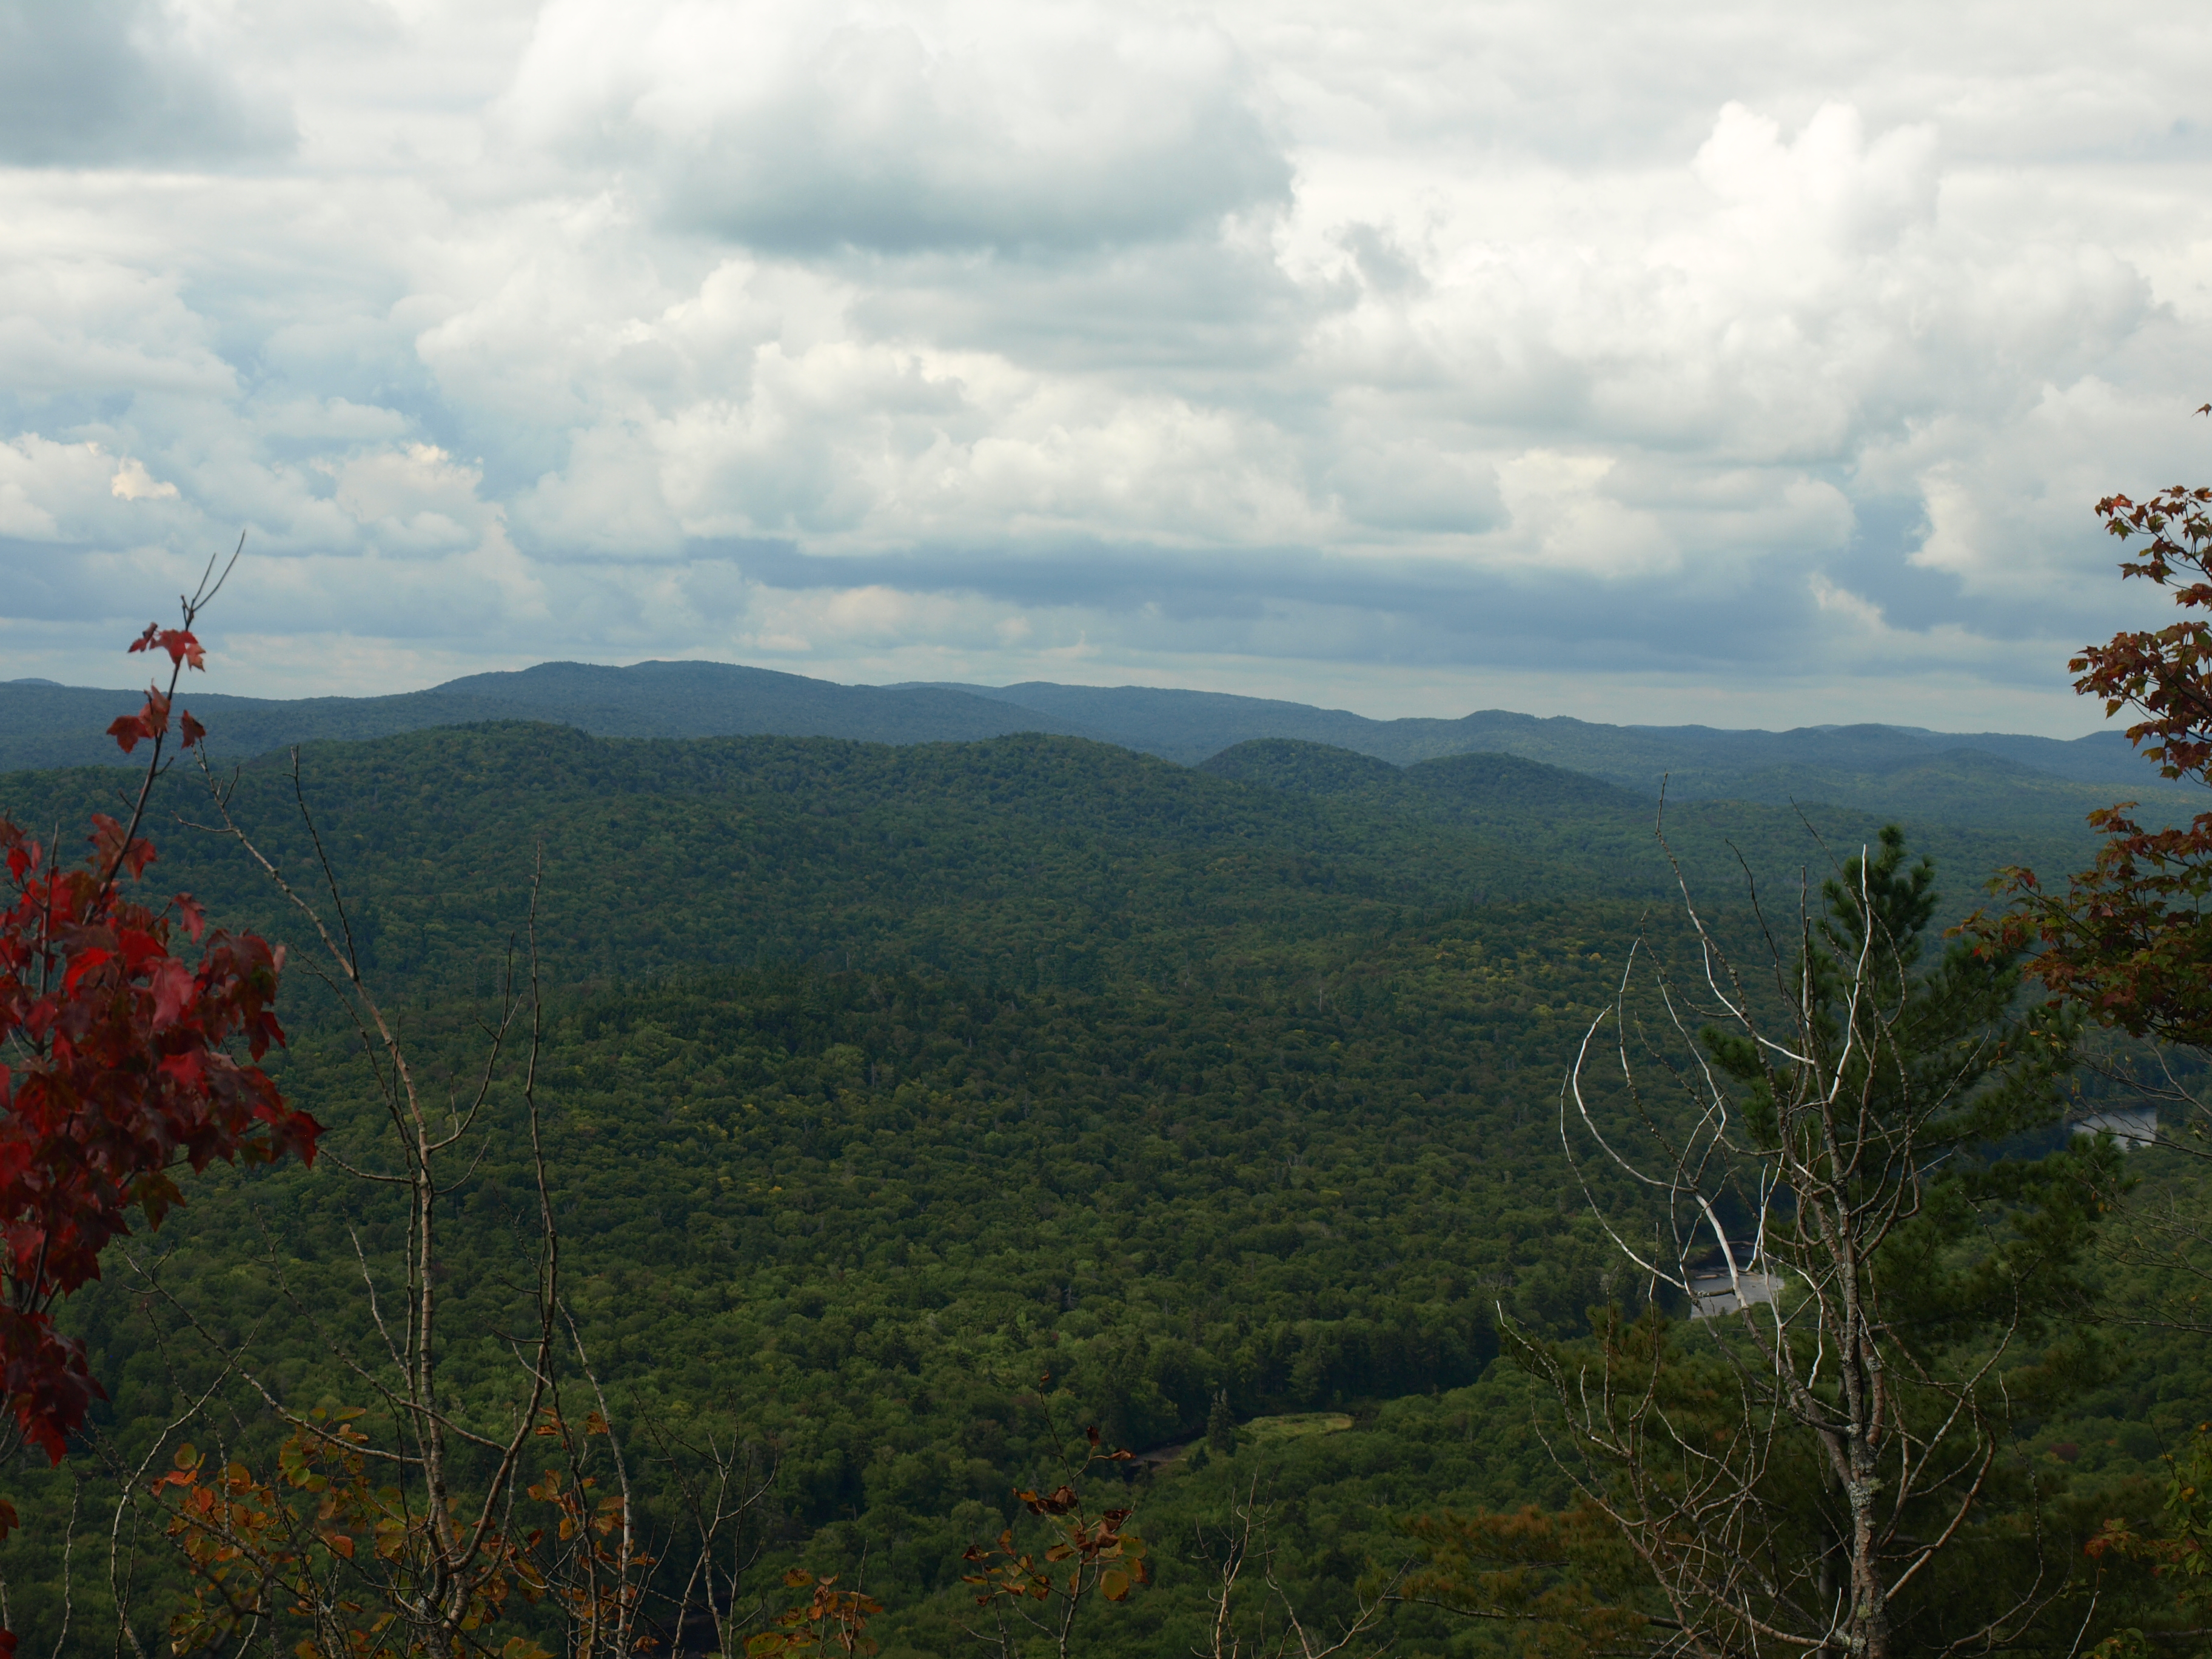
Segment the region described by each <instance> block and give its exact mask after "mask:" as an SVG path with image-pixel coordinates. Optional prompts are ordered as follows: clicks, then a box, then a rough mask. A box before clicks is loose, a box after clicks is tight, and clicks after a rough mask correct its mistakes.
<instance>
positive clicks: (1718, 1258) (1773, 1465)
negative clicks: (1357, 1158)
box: [1501, 829, 2095, 1659]
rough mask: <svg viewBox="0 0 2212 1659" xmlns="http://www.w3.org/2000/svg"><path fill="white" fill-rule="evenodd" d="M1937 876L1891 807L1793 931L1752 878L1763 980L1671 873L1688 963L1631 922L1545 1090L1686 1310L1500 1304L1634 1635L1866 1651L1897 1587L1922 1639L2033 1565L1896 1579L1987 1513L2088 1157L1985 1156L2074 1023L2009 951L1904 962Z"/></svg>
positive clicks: (2014, 1121) (2048, 1080)
mask: <svg viewBox="0 0 2212 1659" xmlns="http://www.w3.org/2000/svg"><path fill="white" fill-rule="evenodd" d="M1677 878H1678V880H1680V869H1679V866H1677ZM1931 879H1932V871H1931V869H1930V867H1929V865H1928V863H1927V861H1926V860H1920V861H1919V862H1918V863H1917V865H1912V866H1908V865H1907V864H1906V861H1905V849H1904V842H1903V838H1902V836H1900V835H1899V833H1898V832H1897V831H1895V830H1894V829H1890V830H1885V831H1884V832H1883V836H1882V838H1881V846H1880V848H1878V849H1877V850H1875V851H1874V852H1873V853H1872V854H1862V855H1861V856H1860V857H1858V858H1857V859H1854V860H1850V862H1849V863H1848V864H1847V865H1846V866H1844V868H1843V869H1842V870H1841V871H1840V872H1839V873H1838V878H1835V879H1832V880H1830V881H1827V882H1826V883H1825V884H1823V891H1822V895H1821V899H1822V901H1823V902H1820V904H1819V905H1818V906H1817V907H1816V906H1815V904H1814V902H1812V896H1811V894H1810V893H1809V892H1804V893H1803V894H1802V896H1801V900H1800V904H1799V915H1798V917H1797V919H1796V928H1795V930H1794V931H1795V933H1796V938H1795V939H1794V940H1792V941H1791V942H1790V947H1789V948H1786V949H1785V948H1783V947H1782V946H1781V945H1779V944H1778V942H1777V941H1776V939H1774V937H1773V934H1772V933H1771V930H1770V929H1769V928H1768V927H1767V926H1766V924H1765V919H1764V917H1763V916H1760V915H1759V913H1758V911H1757V895H1756V890H1755V889H1754V890H1753V920H1754V921H1756V923H1757V926H1756V927H1755V928H1753V927H1747V928H1746V930H1745V931H1747V932H1751V933H1755V934H1756V936H1757V937H1758V939H1759V944H1758V945H1755V946H1753V951H1750V952H1746V953H1744V954H1745V955H1746V956H1751V955H1753V954H1756V955H1757V956H1758V957H1761V958H1762V959H1763V964H1764V966H1763V970H1762V972H1761V973H1760V974H1759V975H1758V977H1757V978H1756V980H1754V978H1753V975H1750V974H1748V973H1747V972H1745V971H1742V970H1741V969H1740V968H1739V965H1738V959H1737V953H1735V952H1733V951H1731V950H1730V949H1729V948H1728V947H1727V946H1726V945H1724V944H1723V940H1722V938H1721V937H1720V933H1719V930H1718V929H1717V927H1714V926H1712V925H1710V924H1709V922H1708V921H1707V919H1706V917H1705V915H1703V914H1701V912H1700V910H1699V907H1698V905H1697V903H1696V902H1695V901H1694V899H1692V896H1690V893H1689V890H1688V887H1687V884H1686V883H1684V884H1682V893H1683V903H1684V910H1685V915H1686V921H1687V942H1688V954H1689V955H1690V957H1692V959H1693V960H1694V962H1695V963H1696V967H1695V968H1694V969H1692V971H1691V972H1689V973H1686V974H1683V975H1679V976H1678V975H1675V974H1674V973H1671V972H1669V971H1668V968H1667V966H1666V965H1665V963H1663V962H1662V959H1661V957H1660V954H1659V952H1658V951H1657V950H1656V949H1655V947H1654V945H1652V943H1651V942H1650V940H1648V939H1638V941H1637V943H1636V945H1635V946H1634V947H1633V948H1632V950H1631V951H1630V954H1629V957H1628V960H1627V963H1626V965H1625V967H1624V969H1623V972H1622V975H1621V977H1620V981H1619V986H1618V988H1617V991H1616V993H1615V995H1614V997H1613V1001H1612V1003H1611V1005H1610V1006H1608V1007H1607V1008H1606V1009H1605V1010H1604V1011H1603V1012H1601V1013H1600V1014H1599V1016H1598V1017H1597V1018H1595V1019H1594V1020H1593V1021H1592V1022H1591V1024H1590V1025H1589V1030H1588V1031H1587V1033H1586V1034H1585V1036H1584V1037H1583V1042H1582V1044H1581V1046H1580V1048H1579V1050H1578V1052H1577V1056H1576V1058H1575V1061H1574V1063H1573V1066H1571V1070H1570V1072H1569V1073H1568V1075H1567V1078H1566V1080H1565V1086H1564V1087H1563V1089H1562V1091H1561V1106H1560V1133H1561V1138H1562V1141H1563V1143H1564V1145H1565V1148H1566V1151H1567V1153H1568V1156H1569V1158H1571V1160H1572V1161H1573V1163H1574V1164H1575V1167H1576V1169H1577V1173H1578V1176H1580V1178H1581V1179H1582V1182H1583V1193H1584V1195H1585V1197H1586V1198H1587V1199H1588V1200H1589V1204H1590V1207H1591V1209H1592V1211H1593V1212H1594V1213H1595V1215H1596V1216H1597V1218H1598V1219H1599V1220H1600V1222H1601V1224H1602V1225H1604V1227H1605V1228H1606V1230H1607V1232H1608V1234H1609V1235H1610V1237H1611V1238H1612V1241H1613V1245H1614V1246H1615V1247H1616V1248H1617V1249H1619V1250H1620V1253H1621V1254H1622V1255H1624V1256H1626V1258H1628V1259H1629V1260H1630V1261H1632V1262H1633V1263H1634V1265H1635V1267H1636V1269H1637V1272H1638V1274H1639V1275H1642V1276H1644V1279H1645V1280H1646V1282H1648V1283H1650V1285H1653V1286H1654V1288H1655V1291H1656V1292H1657V1293H1658V1294H1660V1295H1664V1296H1668V1297H1669V1299H1678V1300H1679V1304H1680V1305H1682V1306H1683V1307H1685V1308H1686V1310H1687V1311H1688V1312H1689V1314H1690V1315H1691V1319H1690V1321H1689V1322H1688V1323H1687V1325H1686V1326H1685V1325H1684V1324H1683V1323H1681V1322H1670V1321H1668V1320H1667V1319H1665V1318H1663V1317H1662V1316H1660V1314H1659V1312H1658V1310H1657V1309H1656V1308H1654V1309H1652V1310H1650V1311H1649V1312H1648V1313H1647V1314H1646V1316H1644V1318H1642V1319H1640V1320H1637V1321H1634V1322H1631V1321H1630V1320H1628V1319H1627V1318H1626V1317H1625V1316H1622V1315H1621V1314H1620V1313H1619V1312H1618V1311H1617V1310H1616V1311H1614V1312H1613V1313H1612V1314H1611V1315H1609V1316H1607V1317H1606V1318H1604V1319H1603V1320H1601V1322H1600V1327H1599V1329H1598V1332H1597V1334H1596V1339H1595V1343H1594V1344H1592V1345H1587V1346H1585V1345H1575V1344H1557V1343H1547V1342H1542V1341H1539V1340H1535V1339H1534V1338H1533V1337H1531V1336H1529V1335H1528V1334H1524V1333H1520V1332H1518V1331H1512V1332H1511V1333H1510V1334H1513V1335H1514V1336H1515V1337H1516V1339H1517V1341H1518V1346H1519V1350H1520V1352H1521V1355H1522V1358H1523V1360H1524V1363H1526V1364H1528V1365H1529V1366H1530V1367H1531V1368H1532V1369H1533V1370H1535V1371H1536V1372H1537V1373H1538V1374H1539V1375H1540V1376H1542V1377H1543V1378H1545V1379H1546V1380H1547V1381H1548V1382H1549V1383H1550V1384H1551V1385H1552V1390H1553V1392H1554V1393H1555V1394H1556V1397H1557V1401H1558V1403H1559V1407H1560V1410H1561V1412H1562V1414H1563V1419H1562V1420H1563V1428H1564V1431H1563V1432H1555V1433H1554V1434H1553V1435H1552V1436H1551V1443H1552V1444H1553V1450H1554V1454H1555V1455H1557V1456H1559V1459H1560V1461H1561V1463H1562V1466H1563V1467H1564V1468H1566V1469H1567V1470H1568V1472H1569V1473H1570V1474H1572V1475H1573V1477H1574V1478H1575V1480H1576V1481H1577V1485H1578V1486H1579V1487H1580V1489H1581V1491H1582V1492H1583V1496H1584V1497H1585V1498H1587V1500H1588V1501H1589V1503H1590V1504H1594V1505H1595V1506H1596V1508H1597V1509H1598V1510H1600V1511H1601V1512H1602V1513H1603V1514H1604V1515H1605V1516H1607V1518H1608V1520H1609V1521H1610V1522H1611V1523H1612V1525H1613V1526H1614V1527H1615V1528H1618V1529H1619V1531H1620V1534H1621V1536H1622V1537H1623V1538H1624V1539H1625V1540H1626V1541H1627V1543H1628V1544H1629V1546H1630V1547H1631V1548H1632V1551H1633V1552H1634V1553H1635V1555H1636V1556H1637V1558H1638V1559H1639V1560H1640V1562H1641V1564H1642V1566H1643V1568H1644V1570H1645V1571H1646V1572H1648V1574H1649V1576H1650V1582H1651V1583H1652V1584H1653V1585H1654V1586H1655V1587H1656V1595H1657V1597H1658V1599H1659V1601H1661V1602H1662V1604H1663V1606H1664V1607H1665V1608H1666V1611H1667V1613H1668V1615H1670V1616H1669V1617H1668V1618H1666V1619H1664V1620H1655V1621H1654V1623H1653V1628H1652V1630H1651V1632H1650V1634H1651V1638H1652V1643H1653V1646H1654V1647H1655V1648H1656V1649H1659V1650H1667V1651H1673V1652H1694V1653H1697V1654H1700V1655H1711V1656H1723V1655H1727V1656H1735V1655H1757V1654H1766V1653H1777V1654H1779V1653H1785V1652H1786V1653H1790V1654H1805V1653H1816V1652H1817V1653H1838V1654H1843V1653H1848V1654H1851V1655H1854V1656H1864V1659H1884V1656H1887V1655H1888V1654H1890V1653H1892V1652H1893V1651H1898V1650H1899V1649H1900V1646H1901V1645H1903V1638H1900V1636H1899V1628H1900V1619H1901V1618H1903V1617H1905V1615H1906V1614H1908V1613H1910V1614H1911V1622H1912V1632H1911V1638H1910V1646H1911V1648H1912V1649H1913V1650H1919V1651H1926V1650H1931V1649H1936V1650H1940V1649H1944V1648H1947V1647H1949V1646H1954V1645H1972V1644H1978V1643H1986V1642H1989V1641H1991V1640H1995V1639H1997V1638H2002V1637H2005V1636H2007V1635H2008V1633H2015V1632H2018V1631H2019V1630H2020V1629H2021V1628H2022V1627H2023V1626H2024V1625H2025V1624H2026V1623H2027V1620H2029V1619H2030V1618H2031V1617H2032V1615H2033V1614H2034V1613H2035V1612H2036V1611H2037V1610H2038V1609H2039V1607H2041V1606H2042V1605H2043V1604H2044V1602H2045V1600H2047V1598H2048V1595H2049V1594H2050V1591H2051V1583H2048V1582H2046V1581H2047V1579H2048V1577H2049V1575H2046V1574H2045V1573H2043V1572H2041V1571H2030V1572H2029V1573H2028V1574H2027V1580H2026V1582H2025V1583H2017V1582H2015V1583H2009V1584H2008V1585H2007V1586H2005V1588H2004V1589H2003V1592H2002V1594H1996V1595H1993V1597H1992V1596H1990V1595H1984V1597H1983V1598H1982V1599H1981V1601H1978V1603H1977V1604H1976V1605H1974V1606H1972V1607H1967V1608H1952V1607H1929V1605H1928V1604H1927V1601H1926V1599H1925V1598H1923V1601H1921V1602H1920V1603H1918V1604H1915V1603H1914V1601H1913V1600H1912V1597H1913V1595H1914V1593H1915V1591H1916V1589H1926V1588H1927V1587H1928V1584H1929V1581H1932V1580H1933V1579H1934V1578H1935V1577H1937V1573H1936V1568H1935V1564H1936V1562H1937V1561H1938V1560H1939V1558H1941V1557H1942V1556H1943V1554H1944V1552H1945V1551H1946V1550H1947V1549H1951V1548H1954V1547H1956V1546H1957V1545H1958V1544H1959V1542H1960V1539H1961V1536H1962V1529H1965V1528H1967V1527H1968V1526H1969V1523H1970V1522H1976V1521H1978V1520H1980V1519H1981V1518H1982V1514H1981V1510H1982V1508H1983V1506H1984V1504H1985V1503H1986V1500H1987V1499H1988V1498H1989V1496H1990V1492H1991V1486H1992V1480H1993V1476H1995V1475H1996V1473H1997V1468H1996V1465H1997V1460H1998V1456H1999V1451H2000V1445H2001V1440H2002V1435H2003V1432H2004V1430H2005V1424H2006V1419H2007V1416H2008V1406H2007V1398H2006V1395H2007V1389H2008V1382H2009V1380H2010V1379H2011V1378H2012V1377H2013V1376H2014V1375H2015V1372H2016V1370H2017V1368H2018V1367H2019V1366H2020V1364H2021V1355H2020V1354H2019V1353H2017V1352H2015V1350H2016V1349H2017V1348H2018V1347H2019V1346H2021V1340H2022V1338H2023V1337H2024V1336H2025V1335H2027V1334H2028V1333H2029V1331H2030V1329H2031V1328H2032V1327H2033V1325H2034V1324H2035V1323H2036V1322H2037V1320H2038V1319H2039V1317H2040V1316H2043V1315H2044V1314H2045V1313H2047V1312H2049V1311H2051V1308H2052V1298H2053V1297H2058V1296H2061V1295H2063V1293H2064V1291H2065V1289H2066V1285H2067V1283H2068V1279H2067V1271H2066V1270H2067V1268H2068V1267H2069V1262H2070V1260H2071V1252H2072V1251H2073V1250H2074V1249H2077V1248H2078V1247H2079V1243H2080V1240H2081V1235H2082V1233H2083V1231H2085V1229H2086V1222H2085V1221H2084V1219H2083V1212H2085V1211H2086V1209H2087V1206H2086V1205H2083V1204H2081V1202H2080V1201H2079V1200H2078V1199H2077V1197H2076V1196H2075V1194H2076V1193H2077V1192H2078V1184H2079V1183H2078V1177H2079V1176H2080V1174H2081V1170H2080V1168H2079V1165H2080V1164H2081V1160H2082V1159H2083V1158H2093V1157H2094V1156H2095V1154H2094V1153H2093V1152H2084V1151H2081V1150H2077V1151H2076V1152H2073V1153H2070V1154H2061V1155H2059V1157H2058V1158H2056V1159H2052V1160H2045V1161H2044V1162H2043V1163H2040V1164H2033V1165H2024V1164H2009V1165H2007V1164H2001V1163H1997V1162H1993V1161H1992V1160H1991V1159H1990V1157H1989V1155H1988V1149H1989V1148H1991V1147H1993V1146H1996V1145H1997V1144H1999V1143H2001V1142H2002V1141H2003V1140H2004V1139H2006V1138H2007V1137H2008V1136H2009V1135H2013V1134H2015V1133H2019V1132H2021V1131H2022V1130H2025V1129H2028V1128H2032V1127H2048V1126H2051V1125H2055V1124H2056V1123H2057V1121H2059V1118H2060V1115H2061V1102H2060V1097H2059V1092H2058V1082H2059V1079H2060V1078H2061V1077H2062V1075H2063V1073H2064V1072H2065V1070H2066V1069H2067V1067H2068V1066H2069V1063H2070V1060H2071V1054H2072V1046H2073V1038H2074V1027H2073V1025H2072V1024H2070V1023H2069V1022H2068V1021H2067V1020H2065V1019H2064V1018H2061V1017H2058V1016H2057V1015H2054V1014H2052V1013H2051V1012H2049V1011H2047V1010H2045V1009H2043V1008H2040V1007H2037V1008H2033V1009H2032V1010H2031V1011H2029V1012H2027V1013H2025V1014H2022V1013H2019V1012H2015V995H2014V991H2015V983H2016V969H2015V964H2014V963H2012V962H2011V961H2010V960H2009V959H2007V958H2005V957H2002V956H1999V955H1996V954H1994V953H1984V954H1977V953H1976V952H1975V951H1973V950H1972V949H1971V948H1969V947H1966V946H1963V945H1961V946H1954V947H1953V948H1952V949H1950V950H1948V951H1944V952H1942V954H1941V956H1940V957H1938V958H1937V959H1936V960H1934V961H1923V934H1924V933H1925V930H1926V929H1927V927H1928V926H1929V919H1930V916H1931V915H1932V912H1933V909H1934V906H1935V902H1936V896H1935V894H1934V892H1933V890H1932V887H1931ZM1601 1056H1604V1057H1605V1058H1606V1059H1608V1060H1610V1061H1611V1064H1610V1065H1601V1064H1600V1060H1601ZM2069 1160H2070V1161H2069ZM1601 1192H1602V1193H1603V1194H1604V1197H1603V1199H1602V1200H1601V1197H1600V1194H1601ZM2023 1205H2025V1206H2027V1211H2026V1212H2023V1210H2022V1208H2021V1206H2023ZM1655 1212H1656V1217H1657V1219H1658V1222H1659V1229H1658V1233H1657V1236H1656V1237H1657V1242H1658V1248H1657V1249H1655V1248H1654V1244H1653V1243H1652V1242H1651V1241H1653V1239H1654V1232H1653V1227H1652V1219H1653V1216H1654V1213H1655ZM2023 1213H2032V1214H2033V1216H2034V1217H2036V1218H2038V1225H2033V1226H2023V1225H2020V1218H2021V1215H2022V1214H2023ZM1660 1287H1664V1289H1663V1290H1661V1289H1660ZM1501 1319H1503V1315H1502V1310H1501ZM1509 1328H1510V1327H1509ZM2031 1530H2032V1523H2031ZM2061 1576H2063V1574H2062V1575H2061Z"/></svg>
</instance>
